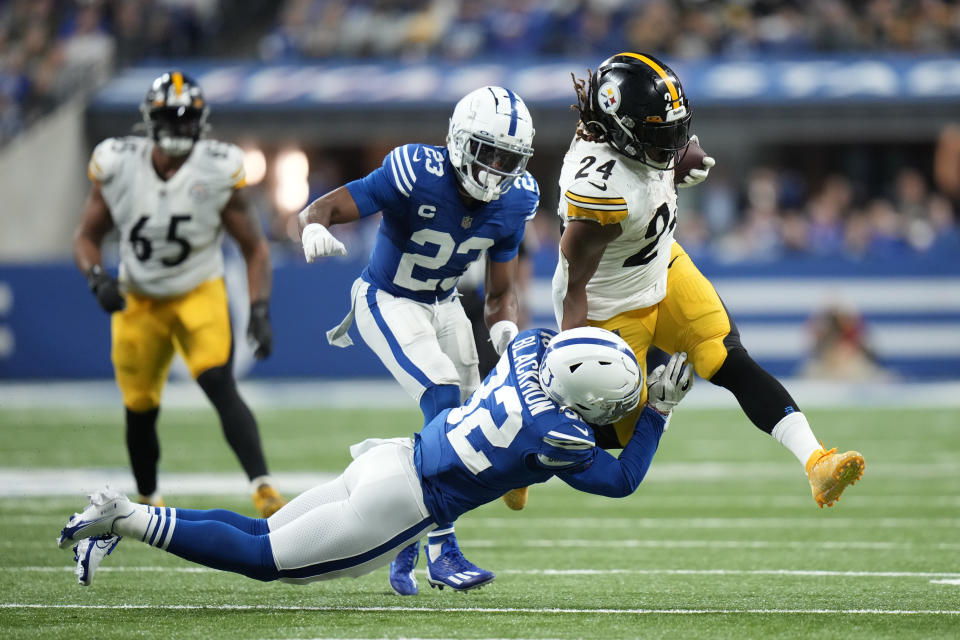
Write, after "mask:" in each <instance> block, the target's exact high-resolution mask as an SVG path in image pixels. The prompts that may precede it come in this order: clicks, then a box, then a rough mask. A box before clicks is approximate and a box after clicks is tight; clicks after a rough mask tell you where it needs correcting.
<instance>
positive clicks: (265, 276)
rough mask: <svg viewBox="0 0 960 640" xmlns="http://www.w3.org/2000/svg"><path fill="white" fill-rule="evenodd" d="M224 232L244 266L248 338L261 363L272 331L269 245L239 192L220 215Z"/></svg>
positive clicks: (267, 351)
mask: <svg viewBox="0 0 960 640" xmlns="http://www.w3.org/2000/svg"><path fill="white" fill-rule="evenodd" d="M220 217H221V219H222V220H223V227H224V229H226V230H227V233H229V234H230V235H231V236H232V237H233V239H234V240H236V241H237V245H238V246H239V247H240V252H241V253H242V254H243V259H244V261H245V262H246V263H247V289H248V291H249V292H250V322H249V324H248V325H247V338H248V339H249V340H250V341H251V343H252V344H253V346H254V351H253V355H254V356H255V357H256V358H257V359H258V360H261V359H263V358H266V357H267V356H268V355H270V352H271V351H272V350H273V329H272V328H271V327H270V291H271V288H272V284H273V270H272V267H271V263H270V245H269V244H268V243H267V239H266V237H265V236H264V235H263V230H262V229H261V228H260V222H259V221H258V220H257V216H256V215H255V214H254V213H253V211H252V210H251V209H250V206H249V205H248V204H247V199H246V198H245V197H244V196H243V195H242V194H241V193H240V191H239V190H234V192H233V194H232V195H231V196H230V199H229V200H228V201H227V204H226V205H224V207H223V211H222V212H221V214H220Z"/></svg>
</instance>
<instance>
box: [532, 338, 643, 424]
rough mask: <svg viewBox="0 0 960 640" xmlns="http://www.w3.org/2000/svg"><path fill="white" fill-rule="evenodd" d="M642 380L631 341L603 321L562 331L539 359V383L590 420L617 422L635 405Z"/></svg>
mask: <svg viewBox="0 0 960 640" xmlns="http://www.w3.org/2000/svg"><path fill="white" fill-rule="evenodd" d="M642 383H643V377H642V376H641V375H640V365H639V364H638V363H637V357H636V356H635V355H634V354H633V350H632V349H630V345H628V344H627V343H626V342H624V340H623V338H621V337H620V336H618V335H617V334H615V333H613V332H610V331H607V330H606V329H600V328H598V327H577V328H576V329H568V330H566V331H561V332H560V333H558V334H557V335H556V336H554V337H553V339H552V340H551V341H550V344H548V345H547V350H546V351H545V352H544V354H543V360H542V361H541V363H540V386H541V387H543V390H544V391H545V392H546V393H547V395H548V396H550V398H551V399H552V400H553V401H554V402H556V403H558V404H560V405H563V406H566V407H569V408H571V409H573V410H574V411H576V412H577V413H579V414H580V416H581V417H582V418H583V419H584V420H586V421H587V422H589V423H591V424H597V425H601V424H610V423H611V422H616V421H617V420H619V419H620V418H622V417H623V416H625V415H626V414H627V413H629V412H630V411H632V410H633V409H635V408H636V406H637V404H638V403H639V402H640V393H641V391H642V390H643V386H642Z"/></svg>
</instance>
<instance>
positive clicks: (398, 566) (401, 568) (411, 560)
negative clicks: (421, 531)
mask: <svg viewBox="0 0 960 640" xmlns="http://www.w3.org/2000/svg"><path fill="white" fill-rule="evenodd" d="M419 559H420V541H419V540H417V541H416V542H414V543H413V544H411V545H407V546H406V547H404V548H403V549H401V550H400V553H398V554H397V557H396V558H394V559H393V562H391V563H390V586H391V587H393V590H394V592H396V594H397V595H398V596H415V595H417V576H416V575H414V573H413V569H414V567H416V566H417V560H419Z"/></svg>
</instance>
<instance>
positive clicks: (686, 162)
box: [673, 139, 707, 184]
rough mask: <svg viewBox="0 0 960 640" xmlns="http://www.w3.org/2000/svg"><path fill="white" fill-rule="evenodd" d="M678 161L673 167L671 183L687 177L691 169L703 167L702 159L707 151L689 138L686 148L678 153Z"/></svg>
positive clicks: (679, 181) (677, 182)
mask: <svg viewBox="0 0 960 640" xmlns="http://www.w3.org/2000/svg"><path fill="white" fill-rule="evenodd" d="M677 155H678V156H679V158H680V159H679V161H678V162H677V166H676V167H674V168H673V183H674V184H679V183H681V182H683V179H684V178H686V177H687V174H688V173H690V170H691V169H700V168H702V167H703V159H704V158H706V157H707V152H706V151H704V150H703V149H701V148H700V145H699V144H697V141H696V140H693V139H691V140H690V142H688V143H687V148H686V149H684V150H683V151H680V152H679V153H678V154H677Z"/></svg>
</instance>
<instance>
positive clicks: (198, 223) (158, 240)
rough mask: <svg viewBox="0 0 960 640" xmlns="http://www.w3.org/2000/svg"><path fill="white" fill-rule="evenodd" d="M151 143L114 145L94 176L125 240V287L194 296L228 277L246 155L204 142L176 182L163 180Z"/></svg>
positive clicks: (108, 145)
mask: <svg viewBox="0 0 960 640" xmlns="http://www.w3.org/2000/svg"><path fill="white" fill-rule="evenodd" d="M153 145H154V142H153V141H152V140H150V139H148V138H143V137H134V136H131V137H125V138H107V139H106V140H104V141H103V142H101V143H100V144H99V145H97V147H96V148H95V149H94V151H93V155H92V157H91V158H90V163H89V165H88V167H87V172H88V174H89V177H90V179H91V180H93V181H95V182H97V183H98V184H100V190H101V193H102V194H103V198H104V200H105V201H106V203H107V206H108V207H109V209H110V215H111V217H112V218H113V223H114V225H115V226H116V227H117V230H118V231H119V235H120V281H121V283H123V285H124V287H125V288H127V289H129V290H132V291H135V292H137V293H140V294H143V295H146V296H149V297H156V298H163V297H170V296H177V295H181V294H184V293H187V292H189V291H192V290H193V289H194V288H196V287H197V286H198V285H200V284H201V283H203V282H205V281H207V280H210V279H212V278H216V277H219V276H222V275H223V254H222V252H221V249H220V247H221V243H222V240H223V224H222V220H221V212H222V211H223V207H224V206H225V205H226V203H227V201H228V200H229V199H230V196H231V194H232V193H233V190H234V189H239V188H240V187H243V186H244V184H245V183H246V176H245V173H244V169H243V152H242V151H241V150H240V149H239V148H238V147H236V146H234V145H232V144H227V143H224V142H219V141H216V140H207V139H204V140H200V141H198V142H197V143H196V144H195V145H194V147H193V150H192V151H191V152H190V156H189V157H188V158H187V160H186V162H184V164H183V166H181V167H180V168H179V169H178V170H177V172H176V173H175V174H174V175H173V176H171V177H170V178H169V179H168V180H163V179H161V178H160V176H159V175H157V171H156V169H155V168H154V166H153V161H152V159H151V152H152V150H153Z"/></svg>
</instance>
